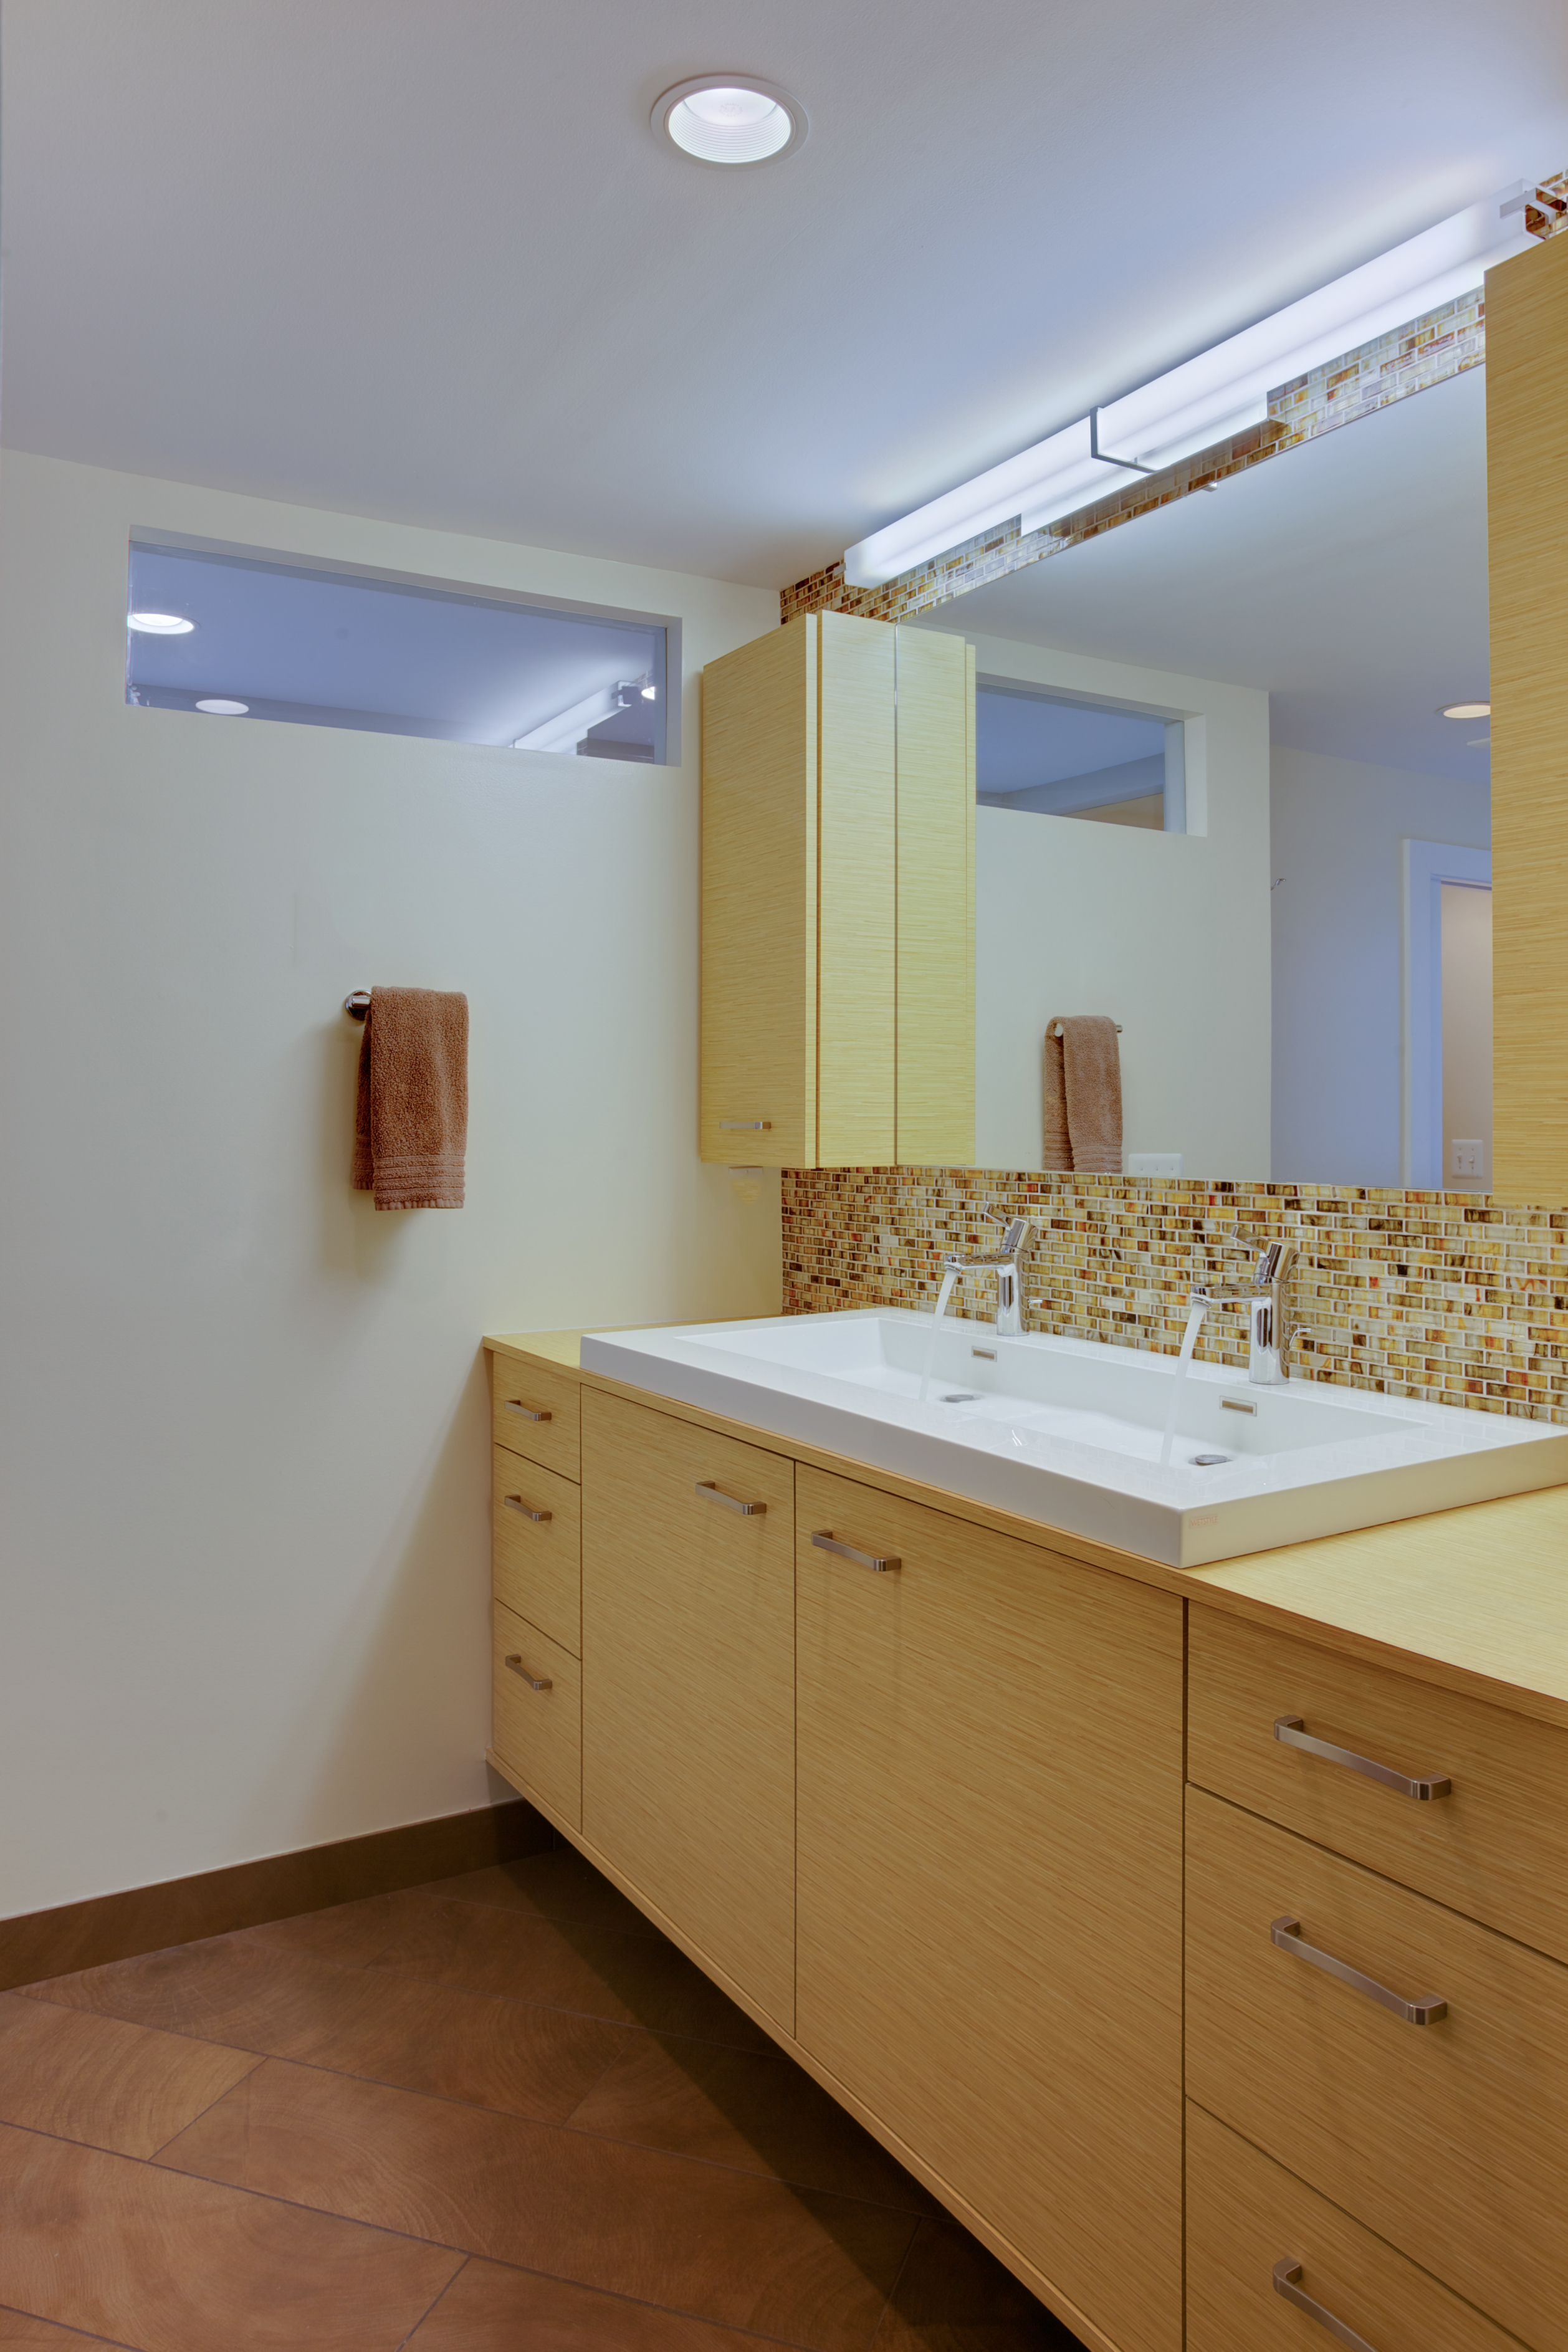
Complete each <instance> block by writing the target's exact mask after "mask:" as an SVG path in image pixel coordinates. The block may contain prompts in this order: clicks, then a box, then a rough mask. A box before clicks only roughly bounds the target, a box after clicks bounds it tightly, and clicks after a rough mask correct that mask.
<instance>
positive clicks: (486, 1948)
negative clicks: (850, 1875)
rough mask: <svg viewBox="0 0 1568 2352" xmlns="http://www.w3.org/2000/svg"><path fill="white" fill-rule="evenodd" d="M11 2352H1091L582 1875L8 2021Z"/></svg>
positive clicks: (1, 2038) (363, 1922)
mask: <svg viewBox="0 0 1568 2352" xmlns="http://www.w3.org/2000/svg"><path fill="white" fill-rule="evenodd" d="M0 2213H3V2216H4V2220H3V2226H0V2352H70V2347H73V2346H75V2347H80V2346H82V2345H85V2344H88V2343H91V2342H100V2343H102V2342H107V2343H110V2344H113V2345H121V2346H128V2347H134V2352H396V2347H399V2346H402V2345H405V2344H412V2345H413V2346H414V2347H416V2352H742V2347H745V2346H746V2345H748V2344H750V2345H752V2346H753V2347H754V2346H755V2345H756V2343H757V2341H758V2339H759V2338H761V2339H763V2340H764V2341H768V2342H776V2343H783V2344H790V2345H797V2346H801V2347H806V2352H1072V2348H1073V2346H1074V2339H1073V2338H1072V2337H1071V2336H1068V2334H1067V2333H1066V2332H1065V2330H1063V2329H1062V2328H1060V2327H1059V2326H1058V2325H1057V2324H1056V2322H1055V2321H1054V2320H1053V2319H1051V2318H1050V2317H1049V2315H1047V2313H1045V2312H1044V2311H1042V2310H1041V2308H1040V2307H1039V2305H1037V2304H1036V2303H1035V2302H1034V2301H1033V2300H1032V2299H1031V2298H1030V2297H1029V2296H1028V2295H1027V2294H1025V2292H1024V2290H1023V2289H1022V2288H1021V2287H1020V2286H1019V2285H1018V2284H1016V2281H1015V2280H1013V2279H1012V2278H1011V2277H1010V2276H1009V2275H1008V2273H1006V2272H1005V2271H1004V2270H1003V2269H1002V2268H1001V2266H1000V2265H999V2264H998V2263H994V2262H993V2261H992V2259H991V2257H990V2256H989V2255H988V2254H986V2253H985V2252H984V2251H983V2250H982V2249H981V2248H980V2247H979V2246H977V2245H976V2244H975V2242H974V2241H973V2239H972V2238H970V2237H968V2236H967V2235H966V2234H965V2233H964V2231H962V2230H960V2229H959V2228H958V2227H957V2226H956V2225H955V2224H954V2223H953V2222H952V2221H948V2220H947V2219H945V2218H944V2217H943V2215H942V2212H941V2210H940V2209H939V2208H938V2207H937V2206H936V2205H935V2204H934V2203H933V2202H932V2200H931V2199H930V2198H929V2197H928V2196H927V2195H926V2194H925V2192H924V2191H923V2190H922V2189H921V2188H920V2187H919V2186H918V2185H917V2184H916V2182H914V2181H913V2180H911V2179H910V2177H909V2175H908V2174H907V2173H906V2172H904V2171H903V2170H902V2169H901V2168H900V2166H899V2165H897V2164H895V2163H894V2161H893V2160H892V2158H890V2157H889V2156H888V2155H887V2154H886V2153H885V2152H884V2151H883V2150H882V2149H881V2148H880V2147H878V2146H877V2144H876V2143H875V2141H873V2140H872V2139H870V2138H869V2137H868V2136H867V2134H865V2133H864V2132H862V2131H861V2130H860V2129H859V2127H858V2126H857V2125H856V2124H854V2123H852V2122H851V2121H850V2119H849V2118H848V2117H847V2116H845V2115H844V2114H843V2113H842V2112H841V2111H840V2110H839V2108H837V2106H836V2105H834V2103H833V2102H832V2101H831V2100H830V2099H829V2098H827V2097H826V2095H825V2094H824V2093H822V2092H821V2091H819V2090H818V2089H817V2088H816V2084H814V2083H812V2082H811V2081H810V2079H809V2078H808V2077H807V2076H806V2075H805V2074H803V2073H802V2072H801V2071H800V2069H799V2068H798V2067H797V2066H795V2065H794V2064H793V2063H791V2062H790V2061H789V2060H788V2059H786V2058H784V2056H782V2055H781V2054H780V2053H778V2052H777V2051H775V2050H774V2049H773V2045H772V2044H771V2043H770V2042H768V2040H767V2038H766V2036H765V2035H763V2033H761V2032H759V2031H758V2030H757V2028H756V2027H755V2026H753V2025H752V2022H751V2021H750V2019H748V2018H746V2017H744V2016H742V2013H741V2011H739V2010H737V2009H736V2008H734V2007H733V2005H732V2004H731V2002H730V2001H728V2000H725V1999H724V1997H723V1996H722V1994H721V1993H720V1992H718V1991H717V1990H715V1988H714V1987H713V1986H712V1985H710V1983H709V1982H708V1980H707V1979H706V1978H705V1977H704V1976H702V1974H701V1973H700V1970H698V1969H695V1968H693V1967H692V1966H691V1965H690V1963H689V1961H687V1960H686V1959H685V1958H683V1957H682V1955H681V1954H680V1953H679V1952H678V1951H677V1950H676V1949H675V1948H674V1947H673V1945H671V1944H669V1943H668V1941H667V1940H666V1939H665V1938H664V1937H662V1936H660V1935H658V1933H657V1932H656V1931H655V1930H654V1929H653V1928H652V1927H650V1926H649V1925H648V1923H647V1920H645V1919H644V1918H643V1916H642V1915H641V1913H640V1912H638V1911H637V1910H636V1909H635V1908H634V1907H633V1906H632V1905H630V1904H629V1903H627V1902H626V1901H625V1900H624V1898H623V1897H622V1896H621V1895H618V1894H617V1893H616V1890H615V1888H614V1887H612V1886H610V1885H607V1884H606V1883H605V1880H604V1879H602V1878H601V1877H599V1876H598V1875H597V1874H596V1873H595V1872H594V1871H593V1870H591V1869H590V1868H589V1866H588V1864H586V1863H585V1862H584V1861H583V1859H582V1857H581V1856H580V1855H578V1854H576V1853H574V1852H572V1851H571V1850H570V1849H569V1848H566V1847H561V1848H558V1849H556V1850H554V1851H553V1852H551V1853H543V1854H536V1855H533V1856H531V1858H530V1859H528V1860H526V1861H523V1862H519V1863H511V1864H506V1865H505V1866H503V1867H500V1868H498V1869H493V1870H481V1871H476V1872H474V1873H472V1874H470V1875H469V1876H467V1877H464V1878H457V1879H447V1880H445V1881H443V1882H442V1883H441V1884H440V1885H435V1886H426V1887H420V1888H417V1889H416V1890H414V1891H412V1892H410V1893H408V1894H402V1895H379V1896H376V1897H374V1899H373V1900H371V1901H369V1902H364V1903H349V1904H345V1905H343V1906H342V1907H341V1908H340V1909H337V1910H332V1911H320V1912H313V1913H310V1914H309V1915H308V1916H305V1917H303V1918H299V1919H281V1920H279V1921H277V1922H276V1923H275V1924H274V1925H272V1926H270V1927H256V1928H252V1929H250V1930H249V1931H247V1933H245V1934H243V1935H237V1936H219V1937H214V1938H213V1939H212V1940H211V1941H210V1942H207V1943H202V1944H185V1945H181V1946H178V1947H176V1948H174V1949H173V1950H170V1951H164V1952H153V1953H150V1954H148V1955H147V1956H146V1957H144V1958H140V1959H134V1960H121V1961H119V1962H117V1963H115V1965H113V1966H112V1967H110V1968H102V1969H88V1970H86V1971H85V1972H84V1973H83V1974H81V1975H79V1976H71V1977H57V1978H54V1979H51V1980H50V1981H49V1982H47V1983H45V1984H37V1985H30V1986H29V1987H28V1988H27V1989H26V1992H25V1993H21V1994H15V1993H7V1994H0Z"/></svg>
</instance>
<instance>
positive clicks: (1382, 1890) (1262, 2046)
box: [1186, 1789, 1568, 2352]
mask: <svg viewBox="0 0 1568 2352" xmlns="http://www.w3.org/2000/svg"><path fill="white" fill-rule="evenodd" d="M1280 1922H1284V1923H1289V1922H1295V1923H1297V1925H1296V1928H1295V1931H1294V1932H1295V1933H1296V1934H1298V1935H1299V1936H1300V1937H1301V1938H1302V1939H1304V1941H1305V1942H1306V1943H1307V1944H1308V1945H1309V1946H1310V1947H1311V1948H1312V1949H1313V1950H1314V1951H1316V1952H1319V1953H1321V1954H1327V1955H1331V1956H1332V1957H1333V1958H1336V1959H1337V1960H1339V1961H1340V1962H1341V1963H1342V1964H1344V1965H1345V1966H1347V1967H1349V1968H1350V1969H1356V1970H1359V1971H1361V1972H1362V1973H1363V1977H1364V1978H1365V1979H1370V1980H1372V1981H1373V1982H1375V1983H1376V1984H1377V1985H1380V1986H1383V1987H1384V1988H1391V1989H1392V1990H1393V1991H1394V1993H1395V1994H1398V1995H1400V1996H1403V1997H1404V1999H1405V2000H1407V2001H1411V2002H1415V2001H1417V2000H1433V1999H1436V2000H1441V2001H1444V2002H1446V2003H1447V2011H1446V2014H1442V2015H1436V2016H1434V2017H1433V2018H1432V2020H1431V2021H1430V2022H1428V2023H1426V2024H1424V2025H1423V2024H1415V2023H1413V2022H1407V2021H1405V2018H1403V2017H1401V2016H1399V2015H1396V2014H1394V2012H1393V2011H1391V2010H1390V2009H1388V2008H1386V2007H1384V2006H1383V2005H1382V2004H1381V2003H1380V2002H1379V2001H1378V2000H1375V1999H1373V1997H1372V1995H1371V1993H1370V1991H1368V1990H1358V1989H1356V1988H1355V1987H1353V1986H1352V1985H1350V1984H1347V1983H1345V1982H1343V1981H1342V1980H1341V1979H1338V1978H1336V1977H1335V1976H1333V1975H1331V1974H1329V1973H1327V1972H1326V1971H1325V1970H1324V1969H1323V1968H1322V1967H1321V1966H1320V1965H1317V1964H1315V1963H1314V1962H1313V1961H1311V1960H1310V1959H1309V1958H1304V1957H1302V1956H1301V1955H1300V1953H1298V1952H1295V1951H1292V1950H1289V1949H1286V1948H1280V1947H1279V1945H1277V1944H1276V1943H1275V1942H1274V1940H1273V1937H1272V1935H1271V1932H1270V1931H1271V1928H1272V1927H1274V1925H1275V1923H1280ZM1281 1932H1286V1930H1285V1928H1284V1927H1281ZM1186 1936H1187V1970H1186V2053H1187V2089H1188V2093H1189V2095H1191V2096H1192V2097H1193V2098H1194V2099H1196V2100H1198V2101H1199V2102H1200V2103H1201V2104H1202V2105H1204V2106H1205V2107H1206V2108H1208V2109H1209V2110H1210V2112H1211V2113H1212V2114H1214V2115H1216V2116H1220V2117H1221V2118H1222V2119H1223V2120H1224V2121H1225V2122H1226V2123H1228V2124H1230V2125H1231V2126H1233V2127H1234V2128H1235V2129H1236V2130H1237V2131H1239V2132H1241V2133H1243V2134H1244V2135H1245V2137H1247V2138H1248V2139H1250V2140H1252V2141H1254V2142H1255V2143H1256V2144H1258V2146H1259V2147H1264V2148H1267V2149H1268V2152H1269V2153H1270V2154H1271V2155H1273V2156H1274V2157H1276V2158H1279V2161H1280V2162H1281V2163H1283V2164H1285V2165H1287V2166H1289V2168H1290V2169H1291V2170H1292V2171H1293V2172H1297V2173H1299V2174H1300V2176H1301V2177H1302V2179H1305V2180H1307V2181H1308V2182H1310V2185H1311V2186H1312V2187H1313V2188H1314V2189H1318V2190H1320V2191H1321V2194H1322V2195H1324V2196H1325V2197H1328V2198H1330V2199H1331V2200H1332V2201H1333V2202H1334V2203H1335V2204H1336V2205H1339V2206H1342V2207H1343V2208H1344V2209H1345V2210H1346V2211H1348V2212H1349V2213H1351V2214H1352V2215H1353V2216H1354V2217H1355V2219H1357V2220H1358V2221H1363V2222H1365V2223H1366V2224H1367V2226H1368V2227H1369V2228H1370V2229H1373V2230H1375V2231H1377V2233H1378V2235H1379V2236H1380V2237H1383V2238H1386V2239H1387V2240H1388V2241H1389V2242H1390V2244H1391V2245H1393V2246H1395V2247H1397V2248H1398V2249H1399V2251H1400V2252H1403V2253H1405V2254H1408V2255H1409V2256H1410V2258H1411V2259H1412V2261H1414V2262H1416V2263H1420V2264H1421V2265H1422V2267H1423V2268H1424V2269H1426V2270H1429V2271H1431V2272H1432V2273H1434V2274H1435V2275H1436V2277H1438V2278H1439V2279H1441V2280H1442V2281H1443V2282H1444V2283H1445V2284H1447V2286H1449V2287H1451V2288H1452V2289H1453V2290H1454V2291H1455V2293H1456V2294H1462V2295H1464V2296H1465V2297H1466V2298H1467V2299H1468V2301H1470V2302H1471V2303H1474V2304H1475V2305H1477V2306H1478V2307H1479V2309H1480V2310H1482V2311H1485V2312H1489V2314H1490V2315H1491V2316H1492V2317H1493V2318H1495V2319H1497V2320H1500V2322H1501V2323H1502V2325H1503V2326H1505V2327H1509V2328H1511V2329H1512V2330H1513V2331H1514V2332H1515V2334H1517V2335H1519V2336H1522V2337H1523V2338H1524V2339H1525V2341H1526V2343H1528V2344H1531V2345H1532V2346H1534V2347H1537V2352H1568V2292H1565V2283H1568V1969H1563V1968H1562V1967H1560V1966H1559V1964H1558V1963H1557V1962H1556V1961H1554V1960H1549V1959H1546V1958H1542V1955H1541V1954H1540V1953H1539V1952H1532V1951H1530V1950H1528V1949H1526V1948H1525V1947H1524V1946H1523V1945H1521V1944H1517V1943H1514V1942H1513V1941H1511V1940H1510V1938H1509V1937H1505V1936H1500V1935H1497V1934H1495V1933H1494V1932H1493V1931H1492V1930H1491V1929H1490V1928H1489V1927H1479V1926H1478V1925H1477V1924H1476V1922H1475V1921H1474V1920H1473V1919H1467V1918H1463V1917H1461V1916H1459V1915H1458V1913H1457V1912H1453V1911H1448V1910H1445V1909H1444V1908H1443V1907H1442V1906H1440V1905H1438V1904H1436V1903H1433V1902H1431V1901H1429V1900H1428V1899H1427V1898H1426V1896H1425V1895H1415V1894H1412V1893H1411V1892H1410V1890H1409V1889H1408V1888H1407V1887H1403V1886H1398V1885H1394V1883H1393V1881H1392V1880H1389V1879H1387V1878H1380V1877H1377V1876H1374V1874H1373V1873H1372V1872H1371V1871H1367V1870H1363V1869H1361V1868H1360V1867H1359V1866H1358V1865H1357V1864H1354V1863H1352V1862H1345V1861H1342V1859H1341V1858H1340V1857H1339V1856H1338V1855H1337V1854H1331V1853H1325V1851H1324V1850H1323V1848H1322V1847H1321V1846H1318V1845H1311V1844H1309V1843H1308V1842H1307V1841H1306V1840H1305V1839H1304V1838H1299V1837H1295V1836H1293V1835H1292V1834H1291V1833H1290V1832H1289V1831H1288V1830H1282V1829H1279V1828H1277V1827H1276V1826H1275V1825H1274V1824H1273V1823H1272V1822H1263V1821H1259V1820H1258V1818H1257V1817H1256V1815H1254V1814H1251V1813H1246V1812H1242V1811H1238V1810H1237V1807H1236V1806H1234V1805H1229V1804H1226V1803H1225V1802H1224V1801H1223V1800H1222V1799H1220V1798H1218V1797H1213V1796H1209V1795H1208V1794H1206V1793H1205V1791H1204V1790H1199V1789H1189V1790H1188V1791H1187V1868H1186ZM1379 2352H1381V2347H1379Z"/></svg>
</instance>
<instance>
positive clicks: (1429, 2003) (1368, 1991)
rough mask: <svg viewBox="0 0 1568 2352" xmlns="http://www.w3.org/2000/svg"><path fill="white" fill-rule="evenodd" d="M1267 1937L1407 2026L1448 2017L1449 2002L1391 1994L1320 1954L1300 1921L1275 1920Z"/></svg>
mask: <svg viewBox="0 0 1568 2352" xmlns="http://www.w3.org/2000/svg"><path fill="white" fill-rule="evenodd" d="M1268 1937H1269V1941H1270V1942H1271V1943H1275V1944H1278V1945H1279V1949H1280V1950H1281V1951H1282V1952H1294V1953H1295V1955H1296V1957H1297V1958H1298V1959H1301V1960H1310V1961H1311V1963H1312V1966H1313V1967H1314V1968H1315V1969H1322V1970H1323V1972H1324V1974H1325V1975H1326V1976H1331V1977H1338V1979H1339V1980H1340V1982H1341V1983H1342V1984H1348V1985H1349V1986H1350V1988H1351V1990H1352V1992H1363V1993H1365V1995H1366V1997H1367V1999H1368V2000H1375V2001H1381V2003H1382V2004H1383V2006H1384V2009H1391V2010H1392V2011H1394V2015H1395V2017H1402V2018H1403V2019H1404V2020H1405V2024H1406V2025H1430V2024H1431V2023H1432V2022H1433V2021H1434V2019H1436V2018H1439V2017H1447V2014H1448V2004H1447V2001H1446V2000H1436V1997H1435V1996H1433V1995H1431V1994H1428V1996H1427V1998H1426V2000H1405V1998H1404V1996H1403V1995H1402V1994H1400V1993H1396V1992H1390V1990H1389V1989H1388V1987H1387V1986H1386V1985H1384V1984H1379V1983H1378V1981H1377V1979H1376V1978H1375V1977H1363V1974H1362V1972H1361V1970H1360V1969H1352V1967H1351V1965H1350V1962H1349V1961H1348V1960H1336V1959H1335V1958H1334V1956H1333V1954H1332V1952H1321V1951H1320V1950H1319V1949H1318V1947H1317V1946H1316V1944H1309V1943H1306V1942H1305V1941H1304V1940H1303V1939H1302V1935H1301V1922H1300V1919H1276V1920H1275V1922H1274V1924H1273V1926H1272V1927H1270V1928H1269V1930H1268Z"/></svg>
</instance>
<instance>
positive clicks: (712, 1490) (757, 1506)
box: [697, 1478, 767, 1519]
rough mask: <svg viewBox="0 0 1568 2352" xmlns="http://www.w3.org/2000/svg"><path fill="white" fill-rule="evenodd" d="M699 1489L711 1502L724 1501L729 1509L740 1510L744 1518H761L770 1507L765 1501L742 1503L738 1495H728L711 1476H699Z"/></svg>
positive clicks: (725, 1506) (724, 1504)
mask: <svg viewBox="0 0 1568 2352" xmlns="http://www.w3.org/2000/svg"><path fill="white" fill-rule="evenodd" d="M697 1491H698V1493H699V1494H700V1495H706V1496H707V1497H708V1500H709V1501H710V1503H722V1504H723V1506H724V1508H725V1509H726V1510H727V1511H739V1512H740V1514H741V1517H742V1518H743V1519H760V1518H762V1517H763V1515H764V1514H765V1512H766V1510H767V1505H766V1504H765V1503H742V1501H741V1500H740V1498H739V1496H735V1495H726V1494H725V1493H724V1492H723V1491H722V1489H721V1487H719V1486H715V1484H714V1482H713V1480H712V1479H711V1478H699V1480H698V1481H697Z"/></svg>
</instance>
